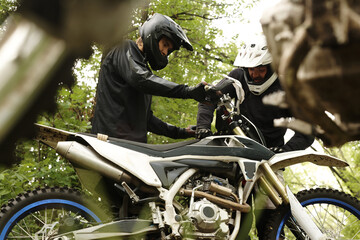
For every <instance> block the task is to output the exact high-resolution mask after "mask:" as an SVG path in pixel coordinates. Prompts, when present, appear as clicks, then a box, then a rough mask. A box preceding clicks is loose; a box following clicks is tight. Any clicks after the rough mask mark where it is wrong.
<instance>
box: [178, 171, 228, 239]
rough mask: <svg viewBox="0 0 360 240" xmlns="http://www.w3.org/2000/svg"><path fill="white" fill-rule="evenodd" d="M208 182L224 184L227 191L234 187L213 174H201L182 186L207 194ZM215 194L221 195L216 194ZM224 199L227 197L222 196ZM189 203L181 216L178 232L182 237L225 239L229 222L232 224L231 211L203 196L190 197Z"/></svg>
mask: <svg viewBox="0 0 360 240" xmlns="http://www.w3.org/2000/svg"><path fill="white" fill-rule="evenodd" d="M210 183H216V184H218V185H221V186H224V187H225V186H226V188H228V189H229V191H234V188H233V187H232V186H231V185H230V184H229V183H228V181H227V180H225V179H222V178H219V177H215V176H206V177H205V176H201V177H199V178H197V179H192V180H191V181H189V182H188V183H187V184H185V186H184V188H186V189H194V188H196V189H197V190H196V191H202V192H206V193H209V194H213V193H212V192H211V191H209V186H210ZM217 196H219V197H221V196H220V195H218V194H217ZM222 198H224V199H226V198H227V197H225V196H223V197H222ZM192 200H193V201H191V200H190V203H189V209H188V212H187V213H186V215H185V216H183V220H184V221H182V224H181V226H182V227H181V229H180V232H181V234H182V236H183V237H184V238H189V239H227V238H228V236H229V234H230V228H229V224H232V222H233V219H232V217H231V216H232V213H233V212H232V211H231V210H230V209H225V208H222V207H220V206H219V205H218V204H216V203H214V202H211V201H209V200H208V199H206V198H205V197H203V198H198V199H192Z"/></svg>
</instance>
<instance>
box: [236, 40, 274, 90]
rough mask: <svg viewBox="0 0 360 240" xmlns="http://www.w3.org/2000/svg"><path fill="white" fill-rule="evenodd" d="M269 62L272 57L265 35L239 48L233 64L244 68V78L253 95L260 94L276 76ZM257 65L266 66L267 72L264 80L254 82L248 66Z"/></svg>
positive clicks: (253, 66)
mask: <svg viewBox="0 0 360 240" xmlns="http://www.w3.org/2000/svg"><path fill="white" fill-rule="evenodd" d="M271 62H272V57H271V54H270V52H269V49H268V47H267V43H266V39H265V36H261V37H258V38H257V39H256V40H255V41H252V42H250V43H249V44H245V45H244V46H243V47H242V48H241V49H240V51H239V53H238V55H237V57H236V59H235V62H234V65H235V66H238V67H241V68H243V69H244V72H245V80H246V83H247V85H248V87H249V90H250V91H251V92H252V93H253V94H255V95H260V94H262V93H263V92H264V91H265V90H266V89H268V88H269V87H270V86H271V85H272V84H273V83H274V82H275V80H276V79H277V77H278V76H277V74H276V73H275V72H273V70H272V69H271ZM258 66H266V67H267V73H266V75H265V79H264V81H262V82H258V83H255V82H254V81H253V80H252V79H251V77H250V75H249V71H248V68H255V67H258Z"/></svg>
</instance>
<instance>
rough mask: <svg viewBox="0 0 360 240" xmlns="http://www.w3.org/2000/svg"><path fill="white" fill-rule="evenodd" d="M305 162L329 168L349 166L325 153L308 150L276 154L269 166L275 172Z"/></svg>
mask: <svg viewBox="0 0 360 240" xmlns="http://www.w3.org/2000/svg"><path fill="white" fill-rule="evenodd" d="M303 162H311V163H313V164H316V165H320V166H329V167H348V166H349V164H348V163H347V162H345V161H343V160H341V159H339V158H336V157H332V156H329V155H326V154H323V153H317V152H310V151H306V150H301V151H292V152H285V153H278V154H275V155H274V156H273V157H272V158H271V159H270V160H269V165H270V166H271V168H272V169H273V170H274V171H276V170H279V169H282V168H285V167H288V166H291V165H295V164H298V163H303Z"/></svg>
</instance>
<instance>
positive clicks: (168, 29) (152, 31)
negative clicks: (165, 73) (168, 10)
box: [139, 13, 193, 70]
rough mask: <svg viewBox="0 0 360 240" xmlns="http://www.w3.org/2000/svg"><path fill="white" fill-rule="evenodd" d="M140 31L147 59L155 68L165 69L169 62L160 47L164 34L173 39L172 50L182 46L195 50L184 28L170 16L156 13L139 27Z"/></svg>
mask: <svg viewBox="0 0 360 240" xmlns="http://www.w3.org/2000/svg"><path fill="white" fill-rule="evenodd" d="M139 32H140V37H141V38H142V41H143V44H144V52H145V56H146V59H147V60H148V62H149V64H150V66H151V68H152V69H154V70H160V69H163V68H164V67H166V65H167V64H168V57H167V56H163V55H162V54H161V52H160V49H159V41H160V39H161V37H162V36H166V37H168V38H169V39H170V40H171V41H172V43H173V49H172V51H173V50H179V49H180V47H181V46H183V47H185V48H186V49H187V50H190V51H192V50H193V47H192V45H191V43H190V41H189V39H188V38H187V36H186V34H185V33H184V31H183V30H182V28H181V27H180V26H179V25H178V24H177V23H176V22H174V21H173V20H172V19H171V18H170V17H168V16H165V15H162V14H159V13H155V14H154V15H153V16H151V17H150V18H149V19H148V20H147V21H146V22H145V23H144V24H143V25H142V26H141V27H140V28H139ZM170 53H171V52H169V53H168V55H169V54H170Z"/></svg>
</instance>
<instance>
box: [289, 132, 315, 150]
mask: <svg viewBox="0 0 360 240" xmlns="http://www.w3.org/2000/svg"><path fill="white" fill-rule="evenodd" d="M314 139H315V138H314V136H311V135H305V134H302V133H299V132H295V134H294V136H293V137H292V138H291V139H290V140H289V141H288V142H287V143H286V144H285V145H284V146H283V147H282V148H283V150H284V151H286V152H288V151H295V150H304V149H306V148H308V147H310V146H311V144H312V143H313V142H314Z"/></svg>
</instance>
